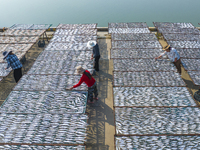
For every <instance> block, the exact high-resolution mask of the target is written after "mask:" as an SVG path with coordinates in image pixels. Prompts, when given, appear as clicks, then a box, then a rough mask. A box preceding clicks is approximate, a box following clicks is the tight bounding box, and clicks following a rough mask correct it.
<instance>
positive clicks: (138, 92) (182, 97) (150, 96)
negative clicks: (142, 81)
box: [113, 87, 196, 106]
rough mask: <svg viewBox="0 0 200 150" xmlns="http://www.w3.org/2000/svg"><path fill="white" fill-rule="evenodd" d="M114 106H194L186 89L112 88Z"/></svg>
mask: <svg viewBox="0 0 200 150" xmlns="http://www.w3.org/2000/svg"><path fill="white" fill-rule="evenodd" d="M113 94H114V105H115V106H196V103H195V102H194V100H193V98H192V96H191V95H190V93H189V91H188V90H187V88H186V87H114V88H113Z"/></svg>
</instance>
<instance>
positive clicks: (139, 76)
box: [113, 71, 185, 86]
mask: <svg viewBox="0 0 200 150" xmlns="http://www.w3.org/2000/svg"><path fill="white" fill-rule="evenodd" d="M113 76H114V81H113V82H114V83H113V85H114V86H185V83H184V82H183V80H182V79H181V77H180V75H179V74H178V73H175V72H173V71H169V72H115V71H114V72H113Z"/></svg>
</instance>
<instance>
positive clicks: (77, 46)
mask: <svg viewBox="0 0 200 150" xmlns="http://www.w3.org/2000/svg"><path fill="white" fill-rule="evenodd" d="M48 50H52V51H53V50H91V51H92V48H88V47H87V42H85V43H78V42H71V43H58V42H50V43H49V44H48V45H47V47H46V48H45V51H48Z"/></svg>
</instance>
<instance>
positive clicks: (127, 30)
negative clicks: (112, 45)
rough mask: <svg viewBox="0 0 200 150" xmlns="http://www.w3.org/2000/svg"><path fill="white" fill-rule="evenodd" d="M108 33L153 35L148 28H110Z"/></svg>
mask: <svg viewBox="0 0 200 150" xmlns="http://www.w3.org/2000/svg"><path fill="white" fill-rule="evenodd" d="M108 33H109V34H112V33H118V34H122V33H135V34H136V33H137V34H138V33H151V32H150V30H149V29H148V28H108Z"/></svg>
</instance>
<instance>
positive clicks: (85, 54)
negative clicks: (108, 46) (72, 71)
mask: <svg viewBox="0 0 200 150" xmlns="http://www.w3.org/2000/svg"><path fill="white" fill-rule="evenodd" d="M91 54H92V51H82V50H77V51H73V50H69V51H68V50H60V51H50V50H49V51H48V50H45V51H42V52H41V53H40V55H39V56H38V57H37V60H36V61H43V60H45V61H59V60H66V61H75V60H76V61H86V60H87V61H88V60H91Z"/></svg>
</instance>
